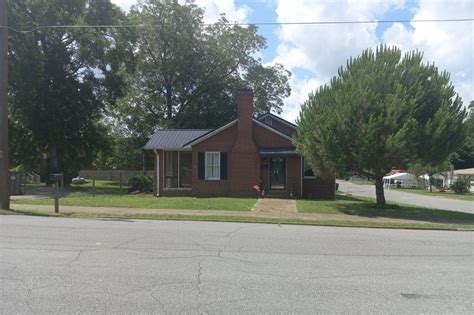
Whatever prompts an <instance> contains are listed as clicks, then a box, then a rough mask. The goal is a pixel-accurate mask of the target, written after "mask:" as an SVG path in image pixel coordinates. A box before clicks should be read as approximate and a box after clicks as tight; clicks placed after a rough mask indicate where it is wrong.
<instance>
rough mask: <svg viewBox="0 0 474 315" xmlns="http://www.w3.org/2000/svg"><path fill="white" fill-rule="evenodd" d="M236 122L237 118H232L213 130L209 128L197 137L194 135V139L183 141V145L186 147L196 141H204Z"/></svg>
mask: <svg viewBox="0 0 474 315" xmlns="http://www.w3.org/2000/svg"><path fill="white" fill-rule="evenodd" d="M236 123H237V119H234V120H232V121H231V122H230V123H228V124H225V125H224V126H222V127H219V128H217V129H214V130H209V131H208V132H206V133H204V134H202V135H200V136H199V137H196V138H194V139H191V140H190V141H189V142H187V143H185V144H184V145H183V146H186V147H191V146H192V145H194V144H196V143H199V142H201V141H204V140H206V139H207V138H210V137H212V136H213V135H215V134H216V133H219V132H221V131H224V130H225V129H227V128H229V127H230V126H233V125H235V124H236Z"/></svg>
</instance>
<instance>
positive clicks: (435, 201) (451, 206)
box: [337, 180, 474, 213]
mask: <svg viewBox="0 0 474 315" xmlns="http://www.w3.org/2000/svg"><path fill="white" fill-rule="evenodd" d="M337 182H338V184H339V190H340V191H344V192H347V193H350V194H352V195H355V196H363V197H371V198H375V187H374V186H373V185H356V184H353V183H350V182H348V181H343V180H338V181H337ZM384 192H385V199H386V200H387V201H392V202H398V203H404V204H407V205H414V206H420V207H428V208H435V209H444V210H450V211H460V212H466V213H474V201H466V200H457V199H449V198H444V197H431V196H424V195H418V194H413V193H407V192H401V191H396V190H394V189H385V190H384Z"/></svg>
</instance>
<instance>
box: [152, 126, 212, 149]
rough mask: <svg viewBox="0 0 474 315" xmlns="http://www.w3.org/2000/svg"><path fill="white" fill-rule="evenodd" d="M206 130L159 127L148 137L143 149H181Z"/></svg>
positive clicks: (206, 131)
mask: <svg viewBox="0 0 474 315" xmlns="http://www.w3.org/2000/svg"><path fill="white" fill-rule="evenodd" d="M208 132H209V130H208V129H160V130H157V131H156V132H155V134H154V135H153V136H151V137H150V140H148V142H147V144H146V145H145V147H144V149H147V150H153V149H182V148H183V145H185V144H186V143H188V142H190V141H192V140H194V139H196V138H197V137H200V136H202V135H203V134H205V133H208Z"/></svg>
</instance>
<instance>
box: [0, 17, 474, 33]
mask: <svg viewBox="0 0 474 315" xmlns="http://www.w3.org/2000/svg"><path fill="white" fill-rule="evenodd" d="M473 21H474V18H458V19H422V20H361V21H308V22H256V23H223V24H222V25H226V26H233V25H239V26H252V25H255V26H279V25H338V24H387V23H447V22H473ZM216 24H218V23H208V24H204V25H205V26H210V25H216ZM160 26H161V25H156V24H136V25H132V24H111V25H40V26H35V27H33V28H31V29H28V30H20V29H16V28H13V27H8V26H7V27H6V28H7V29H8V30H10V31H12V32H16V33H23V34H28V33H32V32H35V31H39V30H43V29H71V28H72V29H88V28H156V27H160ZM4 28H5V26H0V29H4Z"/></svg>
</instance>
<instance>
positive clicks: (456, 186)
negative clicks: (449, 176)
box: [451, 179, 471, 194]
mask: <svg viewBox="0 0 474 315" xmlns="http://www.w3.org/2000/svg"><path fill="white" fill-rule="evenodd" d="M470 186H471V185H470V183H469V181H468V180H465V179H458V180H456V181H455V182H454V183H453V184H452V185H451V189H452V190H454V192H455V193H456V194H467V193H468V192H469V187H470Z"/></svg>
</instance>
